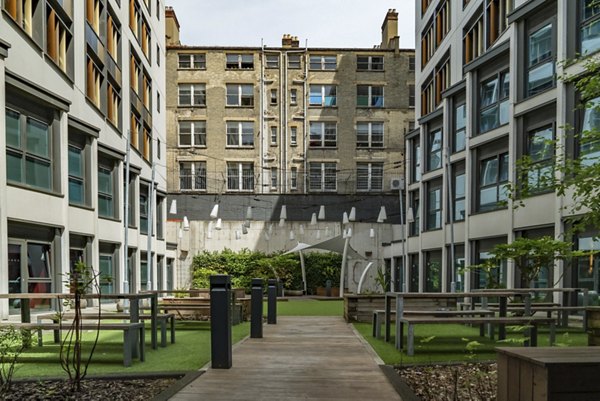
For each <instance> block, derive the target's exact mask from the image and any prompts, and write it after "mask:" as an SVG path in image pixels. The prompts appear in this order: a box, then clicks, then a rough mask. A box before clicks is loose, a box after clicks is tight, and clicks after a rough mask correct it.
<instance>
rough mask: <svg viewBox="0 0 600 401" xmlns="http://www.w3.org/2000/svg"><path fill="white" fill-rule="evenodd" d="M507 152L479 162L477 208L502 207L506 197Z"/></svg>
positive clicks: (492, 208) (482, 209)
mask: <svg viewBox="0 0 600 401" xmlns="http://www.w3.org/2000/svg"><path fill="white" fill-rule="evenodd" d="M507 184H508V153H502V154H500V155H497V156H493V157H490V158H488V159H484V160H481V162H480V164H479V210H480V211H487V210H494V209H497V208H500V207H503V205H502V203H501V202H503V201H506V200H507V199H508V188H507Z"/></svg>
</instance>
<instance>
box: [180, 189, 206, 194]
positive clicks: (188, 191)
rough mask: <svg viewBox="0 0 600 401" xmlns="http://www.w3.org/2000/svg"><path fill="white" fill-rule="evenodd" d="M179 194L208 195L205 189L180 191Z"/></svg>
mask: <svg viewBox="0 0 600 401" xmlns="http://www.w3.org/2000/svg"><path fill="white" fill-rule="evenodd" d="M179 193H182V194H193V193H206V188H204V189H181V188H180V189H179Z"/></svg>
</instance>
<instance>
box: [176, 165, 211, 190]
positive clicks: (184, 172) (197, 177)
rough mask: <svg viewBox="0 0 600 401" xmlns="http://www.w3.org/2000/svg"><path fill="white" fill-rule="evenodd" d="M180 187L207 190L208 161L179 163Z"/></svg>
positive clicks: (181, 188) (182, 188)
mask: <svg viewBox="0 0 600 401" xmlns="http://www.w3.org/2000/svg"><path fill="white" fill-rule="evenodd" d="M179 189H180V190H181V191H193V190H196V191H199V190H206V162H181V163H179Z"/></svg>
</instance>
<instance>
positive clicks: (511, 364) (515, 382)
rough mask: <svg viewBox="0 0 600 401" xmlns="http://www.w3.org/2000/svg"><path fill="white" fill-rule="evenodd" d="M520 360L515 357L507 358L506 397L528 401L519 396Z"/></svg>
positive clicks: (513, 400) (516, 400) (514, 400)
mask: <svg viewBox="0 0 600 401" xmlns="http://www.w3.org/2000/svg"><path fill="white" fill-rule="evenodd" d="M520 366H521V364H520V361H519V360H518V359H516V358H508V371H507V375H506V376H507V381H508V383H509V386H508V397H507V398H508V399H509V400H510V401H528V400H522V399H520V398H519V387H520V385H521V383H520V379H521V372H520Z"/></svg>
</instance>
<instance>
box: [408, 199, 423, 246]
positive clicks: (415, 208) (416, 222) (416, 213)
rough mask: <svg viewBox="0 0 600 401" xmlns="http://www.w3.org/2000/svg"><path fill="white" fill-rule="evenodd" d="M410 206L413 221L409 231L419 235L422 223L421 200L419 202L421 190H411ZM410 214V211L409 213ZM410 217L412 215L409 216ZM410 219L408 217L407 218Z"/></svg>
mask: <svg viewBox="0 0 600 401" xmlns="http://www.w3.org/2000/svg"><path fill="white" fill-rule="evenodd" d="M409 202H410V203H409V208H410V209H412V219H413V222H412V223H410V222H409V225H408V232H409V234H410V235H419V231H420V227H421V223H420V220H421V219H420V217H421V215H420V209H419V206H420V202H419V191H418V190H417V191H411V192H410V195H409ZM408 214H410V213H408ZM409 217H410V216H409ZM407 220H408V218H407Z"/></svg>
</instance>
